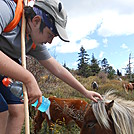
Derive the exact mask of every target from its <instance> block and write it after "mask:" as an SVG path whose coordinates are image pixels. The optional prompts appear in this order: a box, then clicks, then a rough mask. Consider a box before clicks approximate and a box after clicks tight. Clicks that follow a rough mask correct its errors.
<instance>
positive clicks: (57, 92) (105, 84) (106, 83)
mask: <svg viewBox="0 0 134 134" xmlns="http://www.w3.org/2000/svg"><path fill="white" fill-rule="evenodd" d="M75 77H76V79H78V80H79V81H80V82H81V83H82V84H83V85H84V86H85V87H86V89H88V90H92V88H91V83H92V81H94V80H95V81H97V83H98V85H99V89H98V90H97V92H99V93H100V94H104V93H105V92H106V91H107V90H111V89H114V90H117V91H118V92H117V95H118V96H120V97H123V98H125V99H127V100H134V95H133V94H134V91H133V92H129V93H128V94H126V92H125V91H124V89H123V87H122V82H120V81H119V80H115V79H114V80H109V79H106V80H103V79H100V78H98V77H96V76H91V77H88V78H83V77H80V76H77V75H75ZM39 86H40V88H41V90H42V92H43V95H44V96H45V97H49V96H57V97H59V98H80V99H83V100H86V101H87V102H90V100H89V99H87V98H85V97H84V96H83V95H82V94H80V93H79V92H78V91H76V90H75V89H73V88H71V87H70V86H68V85H67V84H65V83H64V82H62V81H61V80H59V79H58V78H56V77H54V76H52V75H50V77H49V79H48V80H46V79H45V83H44V80H43V78H42V79H40V81H39ZM31 112H32V116H35V114H36V111H34V110H33V109H32V110H31ZM61 124H62V126H59V125H57V124H54V125H53V127H52V129H53V133H52V134H79V132H80V129H79V128H78V127H77V126H76V125H75V126H73V127H72V126H71V129H70V130H69V129H68V128H67V127H66V126H65V125H64V122H61ZM43 126H46V122H45V121H44V123H43ZM46 128H47V129H45V127H42V129H41V131H40V133H39V134H49V131H48V127H46ZM46 131H47V132H46ZM30 132H31V134H33V133H34V132H33V124H32V119H31V121H30ZM24 133H25V130H24V127H23V129H22V134H24Z"/></svg>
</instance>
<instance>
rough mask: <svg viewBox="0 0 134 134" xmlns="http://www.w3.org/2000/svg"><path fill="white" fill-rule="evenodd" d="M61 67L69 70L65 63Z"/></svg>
mask: <svg viewBox="0 0 134 134" xmlns="http://www.w3.org/2000/svg"><path fill="white" fill-rule="evenodd" d="M63 67H64V68H66V69H67V70H68V71H70V69H69V68H68V67H67V65H66V63H64V64H63Z"/></svg>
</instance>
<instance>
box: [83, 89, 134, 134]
mask: <svg viewBox="0 0 134 134" xmlns="http://www.w3.org/2000/svg"><path fill="white" fill-rule="evenodd" d="M113 93H114V91H113V90H112V91H108V92H107V93H106V94H105V95H104V96H103V100H98V103H95V102H92V103H91V105H90V107H89V109H88V110H87V112H86V114H85V117H84V123H83V127H82V129H81V134H134V129H133V128H134V116H133V114H134V102H132V101H127V100H124V99H122V98H119V97H116V96H115V95H113Z"/></svg>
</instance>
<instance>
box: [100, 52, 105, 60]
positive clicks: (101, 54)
mask: <svg viewBox="0 0 134 134" xmlns="http://www.w3.org/2000/svg"><path fill="white" fill-rule="evenodd" d="M103 55H104V52H103V51H101V52H100V54H99V58H100V59H101V58H102V57H103Z"/></svg>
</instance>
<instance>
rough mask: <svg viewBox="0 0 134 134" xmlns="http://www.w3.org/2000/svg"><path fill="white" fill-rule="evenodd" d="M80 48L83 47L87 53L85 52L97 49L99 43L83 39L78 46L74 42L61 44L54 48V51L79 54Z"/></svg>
mask: <svg viewBox="0 0 134 134" xmlns="http://www.w3.org/2000/svg"><path fill="white" fill-rule="evenodd" d="M81 46H83V47H84V48H85V49H86V51H87V50H91V49H94V48H96V47H98V46H99V43H98V42H97V41H96V40H93V39H92V40H89V39H86V38H83V39H82V40H81V41H80V43H79V44H78V43H76V42H70V43H63V42H62V43H60V44H59V45H58V46H57V47H56V51H57V52H59V53H73V52H79V51H80V47H81Z"/></svg>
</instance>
